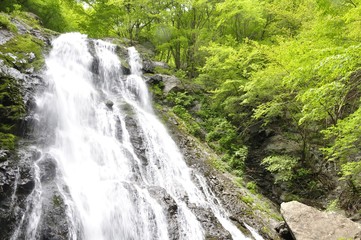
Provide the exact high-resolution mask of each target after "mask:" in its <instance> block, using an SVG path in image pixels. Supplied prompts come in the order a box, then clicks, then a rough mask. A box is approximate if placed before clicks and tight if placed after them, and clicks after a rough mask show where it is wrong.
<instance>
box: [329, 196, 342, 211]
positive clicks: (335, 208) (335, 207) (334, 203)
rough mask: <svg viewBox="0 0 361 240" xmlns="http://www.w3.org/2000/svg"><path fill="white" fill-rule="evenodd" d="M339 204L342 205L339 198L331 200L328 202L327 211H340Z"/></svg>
mask: <svg viewBox="0 0 361 240" xmlns="http://www.w3.org/2000/svg"><path fill="white" fill-rule="evenodd" d="M339 205H340V204H339V201H338V199H335V200H333V201H331V202H330V203H329V204H328V206H327V208H326V211H327V212H335V211H338V210H340V206H339Z"/></svg>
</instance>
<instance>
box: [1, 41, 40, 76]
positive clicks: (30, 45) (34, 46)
mask: <svg viewBox="0 0 361 240" xmlns="http://www.w3.org/2000/svg"><path fill="white" fill-rule="evenodd" d="M43 47H44V43H43V42H42V41H41V40H39V39H37V38H35V37H34V36H32V35H30V34H24V35H17V36H15V37H14V38H12V39H11V40H10V41H8V42H6V43H5V44H3V45H0V59H3V60H4V61H5V63H6V64H7V65H8V66H11V67H14V68H16V69H18V70H20V71H24V70H26V69H30V68H32V67H33V68H34V69H35V70H39V69H40V68H41V67H42V66H43V65H44V57H43V55H42V49H43Z"/></svg>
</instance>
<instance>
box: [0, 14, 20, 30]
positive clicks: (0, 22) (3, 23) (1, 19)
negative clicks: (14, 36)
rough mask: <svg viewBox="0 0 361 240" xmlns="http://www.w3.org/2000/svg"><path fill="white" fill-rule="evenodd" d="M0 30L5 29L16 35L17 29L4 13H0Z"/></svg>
mask: <svg viewBox="0 0 361 240" xmlns="http://www.w3.org/2000/svg"><path fill="white" fill-rule="evenodd" d="M0 29H7V30H9V31H11V32H13V33H16V32H17V31H18V29H17V28H16V26H15V25H14V24H12V23H11V21H10V16H9V15H7V14H5V13H0Z"/></svg>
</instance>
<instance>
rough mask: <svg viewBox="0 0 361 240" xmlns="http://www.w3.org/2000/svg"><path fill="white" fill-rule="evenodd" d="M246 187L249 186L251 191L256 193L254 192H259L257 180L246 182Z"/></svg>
mask: <svg viewBox="0 0 361 240" xmlns="http://www.w3.org/2000/svg"><path fill="white" fill-rule="evenodd" d="M246 188H247V189H248V190H250V191H251V192H252V193H254V194H256V193H257V184H256V183H255V182H253V181H251V182H248V183H247V184H246Z"/></svg>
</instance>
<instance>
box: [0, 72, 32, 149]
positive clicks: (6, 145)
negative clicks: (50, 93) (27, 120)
mask: <svg viewBox="0 0 361 240" xmlns="http://www.w3.org/2000/svg"><path fill="white" fill-rule="evenodd" d="M25 112H26V110H25V104H24V102H23V97H22V94H21V91H20V86H19V85H18V83H17V82H16V80H15V79H12V78H6V77H1V76H0V149H8V150H13V149H14V148H15V142H16V136H15V135H14V134H16V132H17V130H18V127H19V126H20V123H21V120H22V119H23V117H24V116H25Z"/></svg>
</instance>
